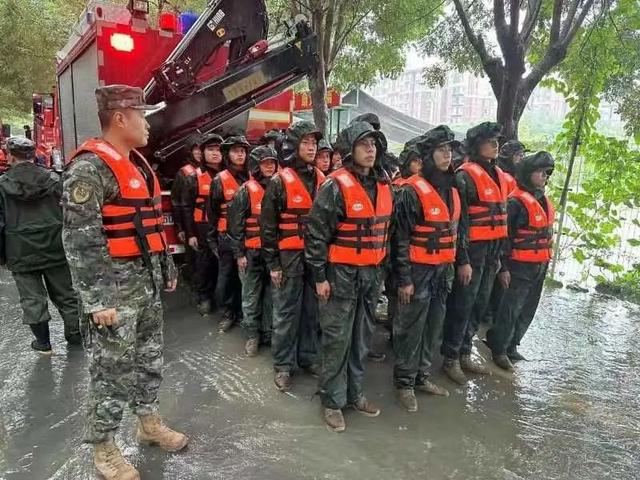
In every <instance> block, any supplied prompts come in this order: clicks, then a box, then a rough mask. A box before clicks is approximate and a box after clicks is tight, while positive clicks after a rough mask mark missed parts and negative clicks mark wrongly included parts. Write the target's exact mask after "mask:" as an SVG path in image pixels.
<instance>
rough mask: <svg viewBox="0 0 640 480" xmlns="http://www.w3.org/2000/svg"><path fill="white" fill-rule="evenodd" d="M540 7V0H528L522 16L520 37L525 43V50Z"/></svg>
mask: <svg viewBox="0 0 640 480" xmlns="http://www.w3.org/2000/svg"><path fill="white" fill-rule="evenodd" d="M540 7H542V0H529V6H528V8H527V14H526V15H525V17H524V23H523V25H522V33H521V36H520V38H522V41H523V42H524V43H525V51H527V50H529V48H528V47H529V39H530V38H531V34H532V33H533V29H534V28H535V26H536V23H537V22H538V17H539V16H540V9H541V8H540Z"/></svg>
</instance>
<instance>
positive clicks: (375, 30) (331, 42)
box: [269, 0, 442, 132]
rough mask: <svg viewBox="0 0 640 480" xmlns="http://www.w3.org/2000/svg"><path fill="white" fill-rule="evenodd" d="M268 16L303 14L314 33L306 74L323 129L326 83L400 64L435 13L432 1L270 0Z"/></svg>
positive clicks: (391, 70)
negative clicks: (313, 55)
mask: <svg viewBox="0 0 640 480" xmlns="http://www.w3.org/2000/svg"><path fill="white" fill-rule="evenodd" d="M269 6H270V15H271V17H272V19H274V18H276V19H277V18H283V17H287V16H291V17H295V15H297V14H300V13H301V14H303V15H305V16H306V17H307V18H308V19H309V21H310V24H311V27H312V29H313V31H314V33H315V34H316V35H317V47H318V48H317V49H318V57H317V59H316V61H315V63H314V65H313V69H312V72H311V75H310V76H309V89H310V91H311V99H312V102H313V115H314V120H315V123H316V125H317V126H318V128H319V129H320V130H321V131H323V132H325V131H326V127H327V119H328V110H327V105H326V101H325V95H326V91H327V84H328V83H329V82H330V81H332V82H333V83H334V84H336V85H338V86H341V87H353V86H362V85H366V84H370V83H372V81H373V80H374V79H375V78H377V77H378V76H380V75H385V76H393V75H397V74H399V73H400V72H402V69H403V68H404V48H405V47H406V46H407V44H409V43H410V42H413V41H417V40H418V39H419V38H420V37H421V35H422V32H424V28H425V25H429V24H430V23H432V22H433V20H434V19H435V18H436V16H437V15H438V12H439V10H440V8H441V6H442V4H439V3H438V1H437V0H394V1H388V0H340V1H339V0H273V1H271V2H270V4H269Z"/></svg>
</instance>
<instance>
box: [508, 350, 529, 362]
mask: <svg viewBox="0 0 640 480" xmlns="http://www.w3.org/2000/svg"><path fill="white" fill-rule="evenodd" d="M507 356H508V357H509V360H511V361H512V362H526V361H527V359H526V358H525V357H523V356H522V354H521V353H520V352H519V351H518V349H517V348H516V347H511V348H509V350H507Z"/></svg>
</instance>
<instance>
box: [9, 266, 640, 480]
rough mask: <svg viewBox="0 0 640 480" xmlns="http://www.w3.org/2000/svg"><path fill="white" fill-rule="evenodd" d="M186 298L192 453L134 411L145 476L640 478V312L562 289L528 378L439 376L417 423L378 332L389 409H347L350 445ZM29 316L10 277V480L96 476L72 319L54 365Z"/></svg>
mask: <svg viewBox="0 0 640 480" xmlns="http://www.w3.org/2000/svg"><path fill="white" fill-rule="evenodd" d="M186 297H187V295H186V294H185V293H184V291H182V292H179V293H177V294H174V295H173V296H172V297H169V298H167V309H166V319H165V320H166V321H165V339H166V355H165V382H164V385H163V388H162V394H161V412H162V414H163V415H164V416H165V417H166V419H167V422H168V423H170V424H171V425H175V426H179V427H180V428H182V429H183V430H184V431H186V432H187V433H188V434H189V435H190V437H191V443H190V444H189V447H188V449H187V450H186V451H185V452H182V453H180V454H174V455H169V454H164V453H162V452H161V451H159V450H157V449H155V448H152V447H141V446H138V445H137V444H136V443H135V441H134V440H133V425H134V423H133V418H132V416H131V415H129V414H128V415H127V416H126V418H125V421H124V422H123V426H122V428H121V430H120V433H119V435H118V437H117V441H118V443H119V444H120V445H121V446H122V447H123V450H124V452H125V454H126V456H127V457H128V458H129V459H131V461H132V462H133V463H134V464H135V465H136V467H137V468H138V469H139V470H140V472H141V474H142V478H143V479H153V480H158V479H179V480H186V479H243V480H251V479H278V480H283V479H284V480H288V479H376V480H377V479H380V480H386V479H418V478H419V479H425V480H438V479H460V480H471V479H506V480H512V479H513V480H515V479H580V480H584V479H593V480H600V479H608V478H610V479H614V480H626V479H638V478H640V375H639V373H640V347H639V345H638V343H639V342H640V310H639V308H638V307H637V306H634V305H630V304H626V303H623V302H621V301H618V300H615V299H612V298H608V297H602V296H594V295H590V294H583V293H574V292H569V291H567V290H556V291H547V293H546V295H545V298H544V300H543V302H542V305H541V307H540V309H539V311H538V315H537V317H536V319H535V320H534V322H533V325H532V327H531V329H530V331H529V333H528V335H527V336H526V337H525V340H524V343H523V345H522V348H521V352H522V353H523V354H524V355H525V356H526V357H527V358H528V360H529V361H528V362H523V363H519V364H517V367H516V368H517V372H516V373H515V375H509V374H505V373H500V372H498V371H497V370H496V369H493V375H491V376H490V377H485V378H481V379H475V380H474V381H473V382H471V383H470V384H469V385H468V386H467V387H464V388H463V387H456V386H454V385H453V384H452V383H451V382H449V381H447V380H445V379H444V378H442V377H441V376H440V375H438V376H437V377H436V379H437V380H438V381H440V382H441V383H442V384H443V385H446V386H447V388H449V389H450V391H451V396H450V397H449V398H433V397H427V396H423V395H420V396H419V397H418V401H419V408H420V410H419V411H418V412H417V413H413V414H410V413H405V412H403V411H402V410H401V409H400V408H399V407H398V406H397V405H396V404H395V401H394V396H393V387H392V383H391V366H392V362H391V359H390V358H389V357H390V352H389V346H388V343H387V342H385V339H384V336H383V335H382V333H381V332H379V335H378V338H377V339H376V342H377V344H378V346H380V347H384V348H386V349H387V354H388V358H387V359H386V361H385V362H383V363H369V365H368V370H367V375H366V392H367V394H368V397H369V398H370V399H372V400H374V401H375V402H377V403H379V404H380V406H381V407H382V414H381V416H380V417H378V418H376V419H370V418H366V417H363V416H360V415H358V414H357V413H355V412H354V411H347V413H346V416H345V417H346V421H347V431H346V432H345V433H344V434H335V433H330V432H329V431H327V430H326V429H325V427H324V426H323V424H322V422H321V417H320V404H319V400H318V397H317V396H316V395H314V393H315V391H316V383H315V380H314V379H313V378H311V377H309V376H307V375H301V376H296V377H294V378H295V382H296V383H295V386H294V388H293V390H292V392H291V394H290V395H285V394H282V393H279V392H278V391H276V389H275V387H274V385H273V378H272V370H271V365H270V358H269V355H268V354H267V352H262V353H261V354H260V356H258V357H256V358H251V359H249V358H246V357H245V356H244V354H243V353H242V350H243V336H242V333H241V332H240V330H239V329H237V328H236V329H234V330H232V331H231V332H229V333H227V334H226V335H223V336H221V335H219V334H218V333H217V332H216V329H215V328H214V327H215V321H216V319H215V318H211V319H203V318H201V317H199V316H198V315H197V314H196V313H195V310H194V309H193V307H191V306H190V305H189V302H188V300H187V298H186ZM20 317H21V313H20V308H19V305H18V295H17V292H16V290H15V287H14V285H13V282H12V280H11V276H10V275H9V274H7V272H6V271H2V272H0V479H3V480H4V479H7V480H18V479H24V480H40V479H68V480H80V479H93V478H95V472H94V470H93V468H92V464H91V451H90V449H89V447H88V446H86V445H83V444H82V428H83V420H84V411H83V401H84V398H85V395H86V384H87V359H86V356H85V354H84V353H83V352H82V351H81V350H67V348H66V346H65V343H64V339H63V337H62V325H61V323H60V322H59V321H58V322H55V324H54V326H53V332H54V333H53V340H52V343H53V344H54V353H55V354H54V355H53V356H52V357H40V356H38V354H36V353H34V352H32V351H31V349H30V348H29V343H30V341H31V338H30V333H29V331H28V329H27V328H26V327H24V326H22V325H21V324H20ZM55 318H56V319H58V318H59V317H57V315H56V316H55ZM476 347H477V348H478V351H479V354H480V355H482V356H484V357H485V358H488V355H487V351H486V348H485V347H484V345H483V344H482V343H481V342H479V344H478V345H476Z"/></svg>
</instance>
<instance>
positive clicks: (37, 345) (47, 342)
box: [29, 322, 52, 355]
mask: <svg viewBox="0 0 640 480" xmlns="http://www.w3.org/2000/svg"><path fill="white" fill-rule="evenodd" d="M29 327H30V328H31V332H32V333H33V336H34V337H36V339H35V340H34V341H33V342H31V348H33V349H34V350H35V351H36V352H39V353H42V354H45V355H51V353H52V351H51V339H50V337H49V323H48V322H41V323H36V324H35V325H29Z"/></svg>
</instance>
